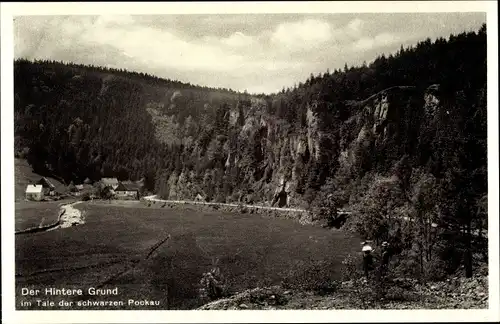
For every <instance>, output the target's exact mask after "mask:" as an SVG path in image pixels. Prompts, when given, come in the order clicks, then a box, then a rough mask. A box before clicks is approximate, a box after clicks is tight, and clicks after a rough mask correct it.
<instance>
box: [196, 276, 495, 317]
mask: <svg viewBox="0 0 500 324" xmlns="http://www.w3.org/2000/svg"><path fill="white" fill-rule="evenodd" d="M484 308H488V277H487V275H484V274H482V273H478V275H477V276H476V277H473V278H469V279H467V278H463V277H457V276H453V277H450V278H449V279H447V280H445V281H441V282H432V283H425V284H420V283H418V282H417V281H416V280H412V279H398V280H395V281H394V282H391V283H390V284H388V285H387V290H386V294H385V298H382V299H381V298H377V297H375V295H374V290H373V289H370V288H369V286H368V285H367V284H366V282H363V281H362V280H351V281H345V282H342V283H339V285H338V287H337V289H335V291H334V292H329V293H328V294H319V293H318V292H311V291H299V290H287V289H285V288H283V287H281V286H272V287H266V288H255V289H251V290H247V291H244V292H242V293H239V294H236V295H234V296H232V297H230V298H225V299H220V300H216V301H213V302H211V303H208V304H206V305H204V306H202V307H200V309H203V310H227V309H229V310H235V309H260V310H266V309H276V310H279V309H484Z"/></svg>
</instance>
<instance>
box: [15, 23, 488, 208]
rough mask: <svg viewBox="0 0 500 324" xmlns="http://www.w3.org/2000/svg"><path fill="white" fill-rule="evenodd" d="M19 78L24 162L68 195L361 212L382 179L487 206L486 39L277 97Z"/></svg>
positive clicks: (58, 73) (431, 46) (145, 83)
mask: <svg viewBox="0 0 500 324" xmlns="http://www.w3.org/2000/svg"><path fill="white" fill-rule="evenodd" d="M14 65H15V69H14V74H15V78H14V79H15V146H16V152H17V154H18V155H20V156H22V157H26V158H27V160H28V161H29V163H30V164H31V165H32V166H33V168H34V169H35V171H36V172H38V173H46V174H50V175H53V176H57V177H59V178H61V179H64V180H65V181H66V182H69V181H71V180H72V181H74V182H75V183H76V182H80V181H83V180H84V179H85V178H87V177H89V178H90V179H92V180H98V179H100V178H101V177H104V176H106V177H107V176H117V177H118V178H120V179H139V178H142V177H145V178H146V180H147V183H148V186H149V187H150V189H151V190H152V191H153V190H154V191H155V192H157V193H159V194H160V195H161V196H163V197H168V198H172V199H175V198H182V199H192V198H193V197H195V196H196V195H197V194H198V193H200V194H202V195H203V196H205V197H207V199H209V200H212V201H220V202H222V201H242V200H246V201H254V202H267V203H271V202H273V201H274V202H276V203H277V204H278V205H283V204H288V205H306V206H307V205H310V204H311V203H313V202H314V200H320V201H321V200H324V199H323V198H324V197H323V195H325V194H333V195H330V196H329V197H334V198H335V201H336V204H338V205H346V204H350V205H353V204H355V203H356V202H357V201H358V200H359V198H360V197H361V196H362V194H364V193H366V192H367V190H368V189H369V187H370V185H372V184H374V183H376V179H378V178H377V177H391V176H393V175H398V176H399V178H398V179H399V180H401V181H403V184H402V186H403V187H404V186H406V187H407V189H408V190H410V189H409V188H410V187H409V186H410V184H409V182H410V176H411V175H413V176H414V177H415V176H416V174H417V173H416V172H417V171H415V170H418V172H420V173H419V174H420V176H418V177H424V178H425V177H429V178H432V179H435V180H432V181H436V182H437V183H439V188H443V186H448V187H450V186H451V187H453V188H455V189H452V188H451V187H450V188H448V187H446V188H448V189H446V190H447V191H446V190H445V191H446V192H449V193H450V198H449V199H457V198H451V197H458V196H453V194H451V192H452V191H453V190H458V191H460V190H459V189H457V188H460V187H458V186H459V185H464V187H467V188H469V189H464V190H463V191H464V193H463V194H464V195H469V196H467V197H468V198H464V199H465V200H467V199H469V198H470V199H476V198H478V197H480V196H482V195H483V194H485V193H486V188H487V186H486V180H487V177H486V27H485V26H483V27H482V28H481V30H479V31H476V32H467V33H462V34H459V35H452V36H450V38H449V39H443V38H440V39H437V40H435V41H431V40H430V39H427V40H426V41H423V42H420V43H418V44H417V45H416V46H414V47H410V48H401V49H400V50H399V51H398V52H397V53H395V54H393V55H389V56H380V57H377V58H376V59H375V60H374V61H373V62H372V63H370V64H369V65H367V64H364V65H363V66H358V67H348V66H345V68H344V69H343V70H334V71H326V72H325V73H324V74H322V75H317V76H315V75H311V77H310V78H308V79H307V80H305V81H304V82H302V83H300V84H298V85H297V86H295V87H294V88H292V89H283V91H281V92H280V93H276V94H272V95H248V94H246V93H238V92H235V91H231V90H227V89H212V88H203V87H198V86H194V85H190V84H185V83H181V82H176V81H172V80H163V79H159V78H155V77H152V76H149V75H146V74H143V73H131V72H127V71H123V70H109V69H105V68H98V67H90V66H81V65H76V64H66V63H58V62H51V61H36V62H31V61H27V60H17V61H15V62H14ZM412 170H414V172H412ZM450 177H451V178H450ZM457 177H458V178H457ZM391 179H392V178H391ZM419 179H420V178H418V179H416V180H415V181H417V182H418V180H419ZM445 183H446V184H445ZM465 191H467V193H465ZM469 191H470V192H469ZM408 195H409V193H408ZM408 199H410V198H408ZM467 201H468V200H467Z"/></svg>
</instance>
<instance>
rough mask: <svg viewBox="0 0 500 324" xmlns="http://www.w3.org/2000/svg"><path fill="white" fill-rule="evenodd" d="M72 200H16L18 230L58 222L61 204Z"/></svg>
mask: <svg viewBox="0 0 500 324" xmlns="http://www.w3.org/2000/svg"><path fill="white" fill-rule="evenodd" d="M71 201H73V200H69V199H68V200H60V201H42V202H35V201H19V202H16V204H15V213H16V217H15V227H16V228H15V230H16V232H17V231H21V230H25V229H27V228H30V227H37V226H45V225H49V224H52V223H54V222H56V221H57V219H58V216H59V206H60V205H62V204H67V203H70V202H71Z"/></svg>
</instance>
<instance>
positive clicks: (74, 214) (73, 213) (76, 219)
mask: <svg viewBox="0 0 500 324" xmlns="http://www.w3.org/2000/svg"><path fill="white" fill-rule="evenodd" d="M80 203H81V201H77V202H74V203H71V204H67V205H62V206H61V210H60V212H59V224H58V226H56V227H53V228H51V229H49V231H52V230H55V229H59V228H67V227H71V226H76V225H81V224H83V223H85V219H84V216H83V213H82V212H81V211H80V210H78V209H76V208H74V207H73V206H75V205H78V204H80Z"/></svg>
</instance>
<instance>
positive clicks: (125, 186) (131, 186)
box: [115, 182, 139, 191]
mask: <svg viewBox="0 0 500 324" xmlns="http://www.w3.org/2000/svg"><path fill="white" fill-rule="evenodd" d="M135 190H139V186H137V185H136V184H135V183H124V182H120V184H119V185H118V187H116V189H115V191H135Z"/></svg>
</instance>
